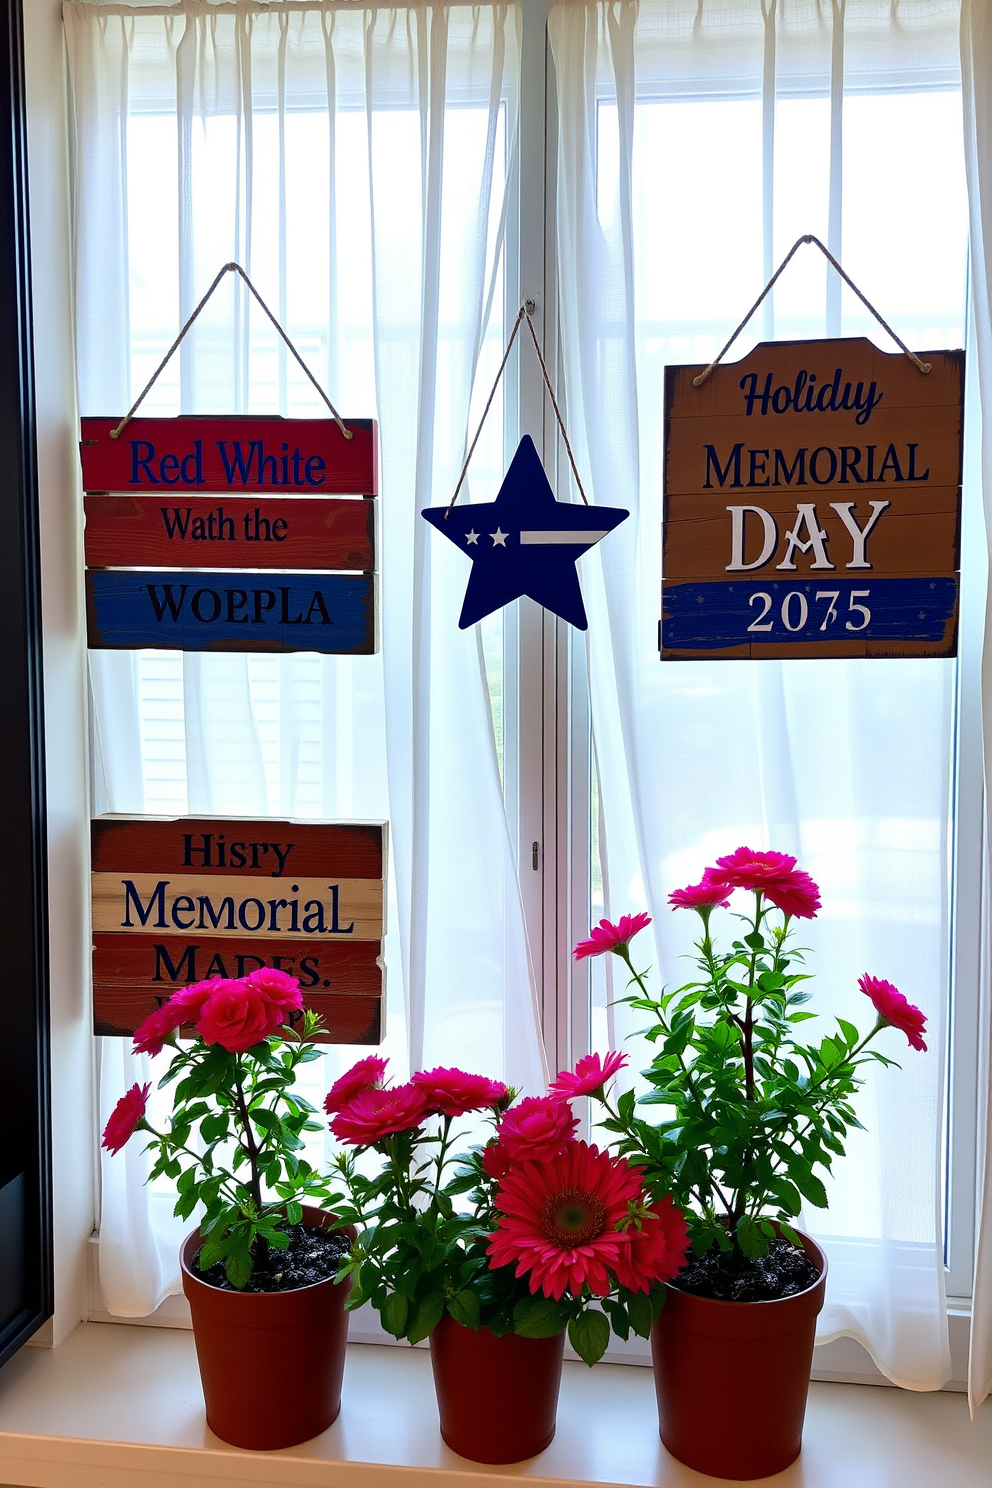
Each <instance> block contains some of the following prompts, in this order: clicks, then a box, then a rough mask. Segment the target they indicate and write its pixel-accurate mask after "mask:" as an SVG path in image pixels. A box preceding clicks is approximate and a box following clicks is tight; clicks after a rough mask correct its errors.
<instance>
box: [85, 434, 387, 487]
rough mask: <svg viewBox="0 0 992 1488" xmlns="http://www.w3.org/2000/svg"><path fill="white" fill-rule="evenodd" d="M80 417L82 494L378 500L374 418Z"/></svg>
mask: <svg viewBox="0 0 992 1488" xmlns="http://www.w3.org/2000/svg"><path fill="white" fill-rule="evenodd" d="M119 422H120V420H119V419H110V418H84V419H83V420H82V438H81V440H80V455H81V457H82V463H83V489H84V490H86V491H127V492H131V491H141V490H144V491H154V492H156V493H158V494H166V495H167V494H168V493H169V492H170V491H171V492H175V491H194V492H199V493H200V494H205V493H206V492H208V491H218V492H221V491H222V492H224V493H225V494H228V493H233V492H242V493H243V492H245V491H265V492H267V493H268V492H271V493H273V494H276V495H283V496H285V495H288V494H290V493H291V492H292V493H294V494H296V495H300V496H377V495H378V493H379V471H378V452H377V438H376V424H375V420H374V419H346V420H345V424H346V427H347V428H348V430H349V431H350V432H351V434H352V436H353V437H352V438H351V439H346V438H345V437H344V435H343V434H342V433H341V430H340V429H339V428H338V426H337V424H336V423H335V422H334V420H333V419H283V418H258V417H256V416H236V417H228V418H214V417H205V418H201V417H186V418H171V419H169V418H135V419H132V420H131V422H130V423H129V424H127V425H126V426H125V427H124V429H123V430H122V432H121V435H120V437H119V438H118V439H111V438H110V431H111V430H112V429H115V428H116V427H117V425H118V423H119Z"/></svg>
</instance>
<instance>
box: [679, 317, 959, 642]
mask: <svg viewBox="0 0 992 1488" xmlns="http://www.w3.org/2000/svg"><path fill="white" fill-rule="evenodd" d="M919 355H920V358H921V360H922V361H924V362H929V363H930V364H931V367H932V370H931V371H930V372H929V373H927V374H924V373H922V372H921V371H920V370H919V368H918V367H917V366H915V365H914V363H913V362H912V361H911V360H910V359H909V357H907V356H905V355H903V354H902V353H899V354H889V353H886V352H882V351H879V350H878V348H877V347H875V346H873V345H872V343H871V342H870V341H868V340H867V339H866V338H864V337H856V338H850V339H836V340H823V341H791V342H774V343H765V344H763V345H761V346H757V347H755V349H754V350H753V351H752V352H751V353H750V354H749V355H748V356H746V357H745V358H744V359H743V360H742V361H740V362H735V363H732V364H730V363H724V364H722V365H720V366H718V367H716V368H714V370H713V371H712V372H711V373H710V375H709V377H708V378H707V379H706V381H705V382H703V383H702V384H701V385H700V386H699V387H695V386H693V378H694V377H696V376H698V374H699V373H700V372H702V371H703V368H702V367H701V366H690V367H669V368H668V369H667V371H666V376H665V505H664V531H663V557H662V619H661V624H660V627H659V631H660V635H659V644H660V649H661V656H662V659H663V660H681V659H693V658H716V657H760V656H766V657H787V656H953V655H954V654H955V652H956V646H957V618H958V571H959V566H960V551H959V550H960V512H961V463H962V411H963V394H964V352H963V351H926V352H920V353H919Z"/></svg>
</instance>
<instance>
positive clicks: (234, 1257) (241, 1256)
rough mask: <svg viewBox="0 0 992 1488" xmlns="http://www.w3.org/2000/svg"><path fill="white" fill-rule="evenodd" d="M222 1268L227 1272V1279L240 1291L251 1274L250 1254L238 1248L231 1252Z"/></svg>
mask: <svg viewBox="0 0 992 1488" xmlns="http://www.w3.org/2000/svg"><path fill="white" fill-rule="evenodd" d="M224 1270H225V1271H226V1272H227V1279H228V1281H229V1282H230V1283H231V1285H232V1286H233V1287H237V1289H238V1291H239V1292H240V1291H241V1290H242V1289H243V1288H244V1287H245V1286H246V1285H247V1283H248V1279H249V1277H250V1276H251V1272H252V1264H251V1256H250V1255H248V1254H247V1252H242V1251H240V1250H238V1251H235V1252H233V1253H232V1254H231V1255H229V1256H228V1257H227V1260H226V1261H225V1262H224Z"/></svg>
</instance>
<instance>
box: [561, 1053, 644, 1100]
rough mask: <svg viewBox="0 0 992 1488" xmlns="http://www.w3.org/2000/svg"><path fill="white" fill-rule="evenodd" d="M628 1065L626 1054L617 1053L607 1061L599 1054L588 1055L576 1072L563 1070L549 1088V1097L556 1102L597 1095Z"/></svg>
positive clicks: (609, 1055) (581, 1061)
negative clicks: (618, 1071)
mask: <svg viewBox="0 0 992 1488" xmlns="http://www.w3.org/2000/svg"><path fill="white" fill-rule="evenodd" d="M626 1063H627V1056H626V1054H618V1053H616V1052H615V1051H614V1052H611V1053H609V1054H607V1056H606V1058H605V1060H604V1059H601V1058H600V1056H599V1055H598V1054H586V1055H584V1056H583V1058H582V1059H580V1060H579V1062H578V1064H577V1065H576V1066H575V1069H574V1070H561V1071H560V1072H559V1074H558V1078H557V1080H554V1081H552V1083H551V1084H550V1085H549V1086H548V1095H549V1096H551V1097H552V1099H554V1100H572V1099H574V1097H575V1096H577V1095H596V1094H598V1093H599V1092H600V1091H602V1089H603V1086H604V1085H605V1084H606V1082H607V1080H612V1079H613V1076H614V1075H615V1074H616V1072H617V1070H620V1069H623V1067H624V1065H625V1064H626Z"/></svg>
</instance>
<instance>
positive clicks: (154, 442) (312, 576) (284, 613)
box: [80, 417, 378, 655]
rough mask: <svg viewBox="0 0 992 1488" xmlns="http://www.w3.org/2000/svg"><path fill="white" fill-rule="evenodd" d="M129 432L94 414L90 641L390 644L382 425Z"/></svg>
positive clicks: (223, 645) (252, 421)
mask: <svg viewBox="0 0 992 1488" xmlns="http://www.w3.org/2000/svg"><path fill="white" fill-rule="evenodd" d="M115 427H116V422H115V421H114V420H112V419H93V418H87V419H83V421H82V440H81V443H80V452H81V457H82V466H83V485H84V487H85V489H86V491H87V493H88V494H87V495H86V497H85V502H84V508H85V516H86V533H85V551H86V563H87V574H86V599H87V622H88V624H87V633H88V641H89V645H90V646H91V647H93V648H95V649H127V650H133V649H138V648H141V647H165V648H171V649H177V650H183V651H205V650H209V651H242V652H244V651H317V652H324V653H330V654H336V655H343V654H348V655H362V654H368V653H369V652H372V651H375V650H376V649H377V648H378V637H377V627H376V615H377V592H376V517H377V512H376V508H377V505H378V502H377V501H376V500H375V499H374V498H375V496H376V493H377V491H378V466H377V454H376V426H375V424H374V422H373V421H372V420H370V419H353V420H349V421H348V423H347V428H348V430H349V431H350V432H351V434H352V438H351V439H350V440H349V439H345V437H344V435H343V434H342V433H341V430H340V429H339V427H338V425H337V424H336V423H335V421H334V420H333V419H282V418H256V417H244V418H242V417H237V418H175V419H141V418H139V419H132V420H131V422H130V423H128V424H127V425H126V426H125V427H124V429H123V430H122V432H121V435H120V437H119V438H118V439H116V440H115V439H111V437H110V435H111V431H112V430H113V429H114V428H115ZM218 570H220V571H221V572H218Z"/></svg>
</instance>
